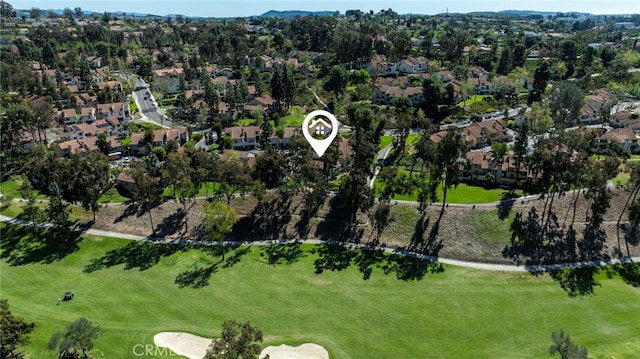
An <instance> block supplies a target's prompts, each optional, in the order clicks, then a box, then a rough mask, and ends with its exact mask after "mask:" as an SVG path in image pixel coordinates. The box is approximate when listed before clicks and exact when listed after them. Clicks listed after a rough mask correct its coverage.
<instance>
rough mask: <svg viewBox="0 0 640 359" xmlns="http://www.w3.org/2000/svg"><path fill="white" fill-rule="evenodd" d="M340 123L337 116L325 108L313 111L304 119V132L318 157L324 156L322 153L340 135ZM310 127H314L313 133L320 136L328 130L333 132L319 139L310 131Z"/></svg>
mask: <svg viewBox="0 0 640 359" xmlns="http://www.w3.org/2000/svg"><path fill="white" fill-rule="evenodd" d="M323 118H325V119H328V120H329V122H331V123H327V121H326V120H324V119H323ZM311 120H313V121H311ZM309 122H311V123H309ZM338 125H339V123H338V120H336V117H335V116H334V115H333V114H331V113H330V112H328V111H325V110H315V111H312V112H311V113H310V114H308V115H307V117H305V118H304V121H302V133H303V134H304V138H306V139H307V141H309V144H310V145H311V148H313V150H314V151H315V152H316V154H317V155H318V157H322V155H324V153H325V152H326V151H327V148H329V146H331V142H333V140H334V139H335V138H336V136H337V135H338ZM309 129H313V133H314V134H316V135H319V136H324V135H326V133H327V132H328V131H331V133H330V134H329V136H328V137H326V138H324V139H321V140H318V139H315V138H314V137H313V135H312V134H311V133H310V132H309Z"/></svg>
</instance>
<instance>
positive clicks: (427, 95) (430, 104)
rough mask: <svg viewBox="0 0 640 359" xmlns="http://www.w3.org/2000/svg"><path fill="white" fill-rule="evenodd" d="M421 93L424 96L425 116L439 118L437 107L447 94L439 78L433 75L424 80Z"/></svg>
mask: <svg viewBox="0 0 640 359" xmlns="http://www.w3.org/2000/svg"><path fill="white" fill-rule="evenodd" d="M422 93H423V95H424V111H425V113H426V115H427V116H429V117H432V118H437V117H438V116H439V109H438V106H439V105H441V104H443V103H444V99H445V96H446V94H447V92H446V90H445V89H444V85H443V84H442V81H441V80H440V78H439V77H438V76H435V75H434V76H431V77H428V78H426V79H424V81H423V82H422Z"/></svg>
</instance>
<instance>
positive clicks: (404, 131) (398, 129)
mask: <svg viewBox="0 0 640 359" xmlns="http://www.w3.org/2000/svg"><path fill="white" fill-rule="evenodd" d="M393 106H394V107H395V113H396V126H395V135H396V138H395V143H394V148H395V151H394V152H395V153H399V154H400V156H399V158H402V157H403V156H404V151H405V145H406V142H407V137H409V131H410V130H411V122H412V120H413V101H411V99H410V98H408V97H406V96H400V97H397V98H396V99H395V100H393Z"/></svg>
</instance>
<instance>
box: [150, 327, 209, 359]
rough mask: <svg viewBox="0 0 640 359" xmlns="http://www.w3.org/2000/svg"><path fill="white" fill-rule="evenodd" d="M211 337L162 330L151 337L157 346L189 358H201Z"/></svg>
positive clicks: (207, 347)
mask: <svg viewBox="0 0 640 359" xmlns="http://www.w3.org/2000/svg"><path fill="white" fill-rule="evenodd" d="M211 341H212V339H207V338H203V337H199V336H197V335H193V334H189V333H180V332H162V333H158V334H156V335H155V336H154V337H153V342H154V343H156V345H157V346H159V347H164V348H169V349H171V351H173V352H174V353H176V354H178V355H184V356H186V357H187V358H189V359H202V357H204V355H205V354H206V353H207V349H209V345H211Z"/></svg>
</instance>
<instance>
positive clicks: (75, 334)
mask: <svg viewBox="0 0 640 359" xmlns="http://www.w3.org/2000/svg"><path fill="white" fill-rule="evenodd" d="M102 333H103V330H102V328H100V327H97V326H93V325H92V324H91V322H90V321H88V320H87V319H86V318H80V319H78V320H76V321H75V322H73V323H70V324H69V325H67V331H66V332H56V333H55V334H54V335H53V336H52V337H51V340H49V344H48V345H47V348H48V349H51V350H58V358H61V359H62V358H66V357H68V355H72V354H73V353H74V352H75V351H77V350H81V351H82V353H83V354H84V357H85V358H88V354H87V352H88V351H90V350H91V349H93V347H94V343H93V341H94V340H96V339H98V338H100V337H101V336H102Z"/></svg>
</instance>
